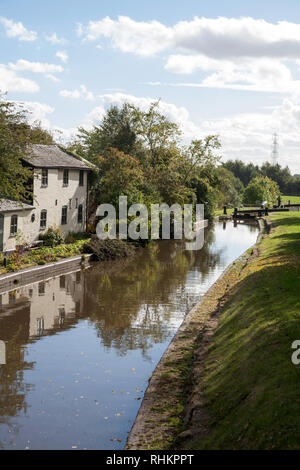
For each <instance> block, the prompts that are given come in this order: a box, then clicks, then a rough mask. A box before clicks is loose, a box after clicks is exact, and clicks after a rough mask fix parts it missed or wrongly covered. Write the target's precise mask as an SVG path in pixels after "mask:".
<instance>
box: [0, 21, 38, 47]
mask: <svg viewBox="0 0 300 470" xmlns="http://www.w3.org/2000/svg"><path fill="white" fill-rule="evenodd" d="M0 23H2V24H3V26H4V29H5V32H6V36H7V37H8V38H18V39H19V41H29V42H31V41H35V40H36V39H37V33H36V32H35V31H28V30H27V29H26V28H25V26H23V24H22V23H21V22H20V21H19V22H17V23H15V22H14V21H13V20H9V19H7V18H4V17H3V16H1V17H0Z"/></svg>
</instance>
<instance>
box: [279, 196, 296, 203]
mask: <svg viewBox="0 0 300 470" xmlns="http://www.w3.org/2000/svg"><path fill="white" fill-rule="evenodd" d="M281 199H282V202H288V201H291V204H300V196H282V198H281Z"/></svg>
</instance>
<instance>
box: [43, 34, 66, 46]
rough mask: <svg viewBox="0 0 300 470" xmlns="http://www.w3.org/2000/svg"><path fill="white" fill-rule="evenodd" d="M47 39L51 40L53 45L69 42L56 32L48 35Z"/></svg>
mask: <svg viewBox="0 0 300 470" xmlns="http://www.w3.org/2000/svg"><path fill="white" fill-rule="evenodd" d="M46 41H48V42H50V44H52V45H53V46H55V45H56V44H66V43H67V40H66V39H65V38H59V37H58V36H57V34H56V33H53V34H51V36H46Z"/></svg>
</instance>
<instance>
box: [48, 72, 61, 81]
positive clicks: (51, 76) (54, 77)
mask: <svg viewBox="0 0 300 470" xmlns="http://www.w3.org/2000/svg"><path fill="white" fill-rule="evenodd" d="M46 77H47V78H49V80H51V81H52V82H54V83H59V82H60V79H59V78H57V77H56V76H55V75H52V73H47V74H46Z"/></svg>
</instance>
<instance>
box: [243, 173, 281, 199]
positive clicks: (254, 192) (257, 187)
mask: <svg viewBox="0 0 300 470" xmlns="http://www.w3.org/2000/svg"><path fill="white" fill-rule="evenodd" d="M279 196H280V190H279V186H278V184H277V183H275V181H272V180H271V179H270V178H268V177H267V176H257V177H256V178H254V179H253V180H251V181H250V183H249V184H248V186H247V188H246V190H245V195H244V202H245V204H249V205H250V204H251V205H260V204H261V203H262V202H264V201H267V204H268V205H269V206H270V205H273V204H276V203H277V200H278V197H279Z"/></svg>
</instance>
